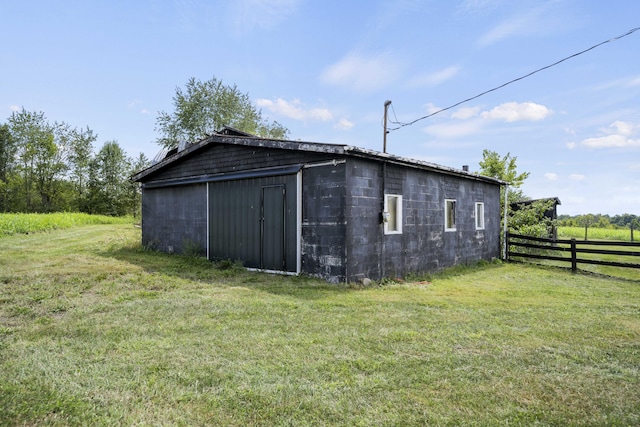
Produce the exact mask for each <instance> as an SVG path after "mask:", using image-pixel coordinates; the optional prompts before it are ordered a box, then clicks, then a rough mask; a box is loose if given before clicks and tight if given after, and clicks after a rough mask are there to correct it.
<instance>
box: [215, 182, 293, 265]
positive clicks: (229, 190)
mask: <svg viewBox="0 0 640 427" xmlns="http://www.w3.org/2000/svg"><path fill="white" fill-rule="evenodd" d="M208 185H209V258H210V259H213V260H215V259H231V260H240V261H242V262H243V264H244V266H245V267H250V268H261V269H267V270H282V271H289V272H296V269H297V253H298V250H297V243H296V242H297V239H296V236H297V229H296V228H297V226H296V224H297V221H296V218H297V201H296V197H297V191H296V190H297V188H296V186H297V179H296V175H295V174H292V175H281V176H271V177H263V178H253V179H243V180H235V181H222V182H212V183H209V184H208ZM263 196H264V197H263Z"/></svg>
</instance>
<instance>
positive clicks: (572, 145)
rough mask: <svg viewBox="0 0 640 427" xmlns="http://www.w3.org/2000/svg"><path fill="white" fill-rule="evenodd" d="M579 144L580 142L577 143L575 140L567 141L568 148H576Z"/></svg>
mask: <svg viewBox="0 0 640 427" xmlns="http://www.w3.org/2000/svg"><path fill="white" fill-rule="evenodd" d="M577 146H578V144H576V143H575V142H567V148H568V149H569V150H573V149H574V148H576V147H577Z"/></svg>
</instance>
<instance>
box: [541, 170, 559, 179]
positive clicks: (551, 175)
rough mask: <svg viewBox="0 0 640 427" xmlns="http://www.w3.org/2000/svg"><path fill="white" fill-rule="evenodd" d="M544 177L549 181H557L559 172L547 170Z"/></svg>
mask: <svg viewBox="0 0 640 427" xmlns="http://www.w3.org/2000/svg"><path fill="white" fill-rule="evenodd" d="M544 177H545V178H546V179H547V180H548V181H557V180H558V174H557V173H553V172H547V173H545V174H544Z"/></svg>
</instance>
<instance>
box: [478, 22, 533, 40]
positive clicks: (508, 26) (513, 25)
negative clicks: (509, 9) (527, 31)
mask: <svg viewBox="0 0 640 427" xmlns="http://www.w3.org/2000/svg"><path fill="white" fill-rule="evenodd" d="M528 21H529V19H528V18H527V17H526V16H516V17H512V18H510V19H508V20H506V21H503V22H501V23H500V24H499V25H497V26H496V27H494V28H492V29H491V30H490V31H488V32H487V33H486V34H485V35H483V36H482V37H480V40H478V44H479V45H480V46H488V45H491V44H493V43H496V42H498V41H500V40H502V39H505V38H507V37H509V36H511V35H513V34H517V33H521V32H522V31H523V28H526V27H527V26H528V25H529V22H528Z"/></svg>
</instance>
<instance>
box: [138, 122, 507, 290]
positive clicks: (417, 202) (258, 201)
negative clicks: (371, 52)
mask: <svg viewBox="0 0 640 427" xmlns="http://www.w3.org/2000/svg"><path fill="white" fill-rule="evenodd" d="M133 180H134V181H137V182H140V183H141V185H142V243H143V245H144V246H146V247H150V248H153V249H157V250H161V251H165V252H175V253H182V252H186V251H189V252H193V251H198V252H200V253H202V254H203V255H206V256H207V257H208V258H209V259H211V260H219V259H230V260H234V261H235V260H239V261H241V262H242V263H243V265H244V266H245V267H247V268H254V269H259V270H265V271H274V272H284V273H291V274H299V273H304V274H309V275H312V276H317V277H322V278H324V279H326V280H328V281H330V282H333V283H339V282H357V281H361V280H362V279H364V278H369V279H372V280H379V279H381V278H384V277H390V278H396V277H403V276H406V275H408V274H420V273H427V272H434V271H438V270H441V269H443V268H445V267H450V266H453V265H457V264H464V263H472V262H476V261H479V260H490V259H493V258H496V257H498V256H499V253H500V187H501V185H503V184H504V183H503V182H501V181H499V180H496V179H492V178H488V177H484V176H480V175H477V174H475V173H470V172H468V171H465V170H458V169H454V168H449V167H444V166H439V165H435V164H432V163H428V162H424V161H419V160H414V159H409V158H404V157H399V156H394V155H390V154H386V153H380V152H376V151H372V150H368V149H364V148H357V147H352V146H346V145H336V144H324V143H312V142H300V141H284V140H272V139H264V138H258V137H255V136H252V135H247V134H245V133H242V132H238V131H235V130H234V129H231V128H225V129H224V130H223V131H221V132H219V133H216V134H214V135H211V136H209V137H207V138H205V139H203V140H201V141H198V142H196V143H193V144H191V145H186V146H185V147H181V149H179V150H175V152H172V153H169V154H168V155H166V156H164V157H163V158H160V159H158V162H157V163H155V164H153V165H152V166H151V167H149V168H147V169H145V170H143V171H140V172H139V173H137V174H136V175H135V176H134V177H133Z"/></svg>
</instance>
